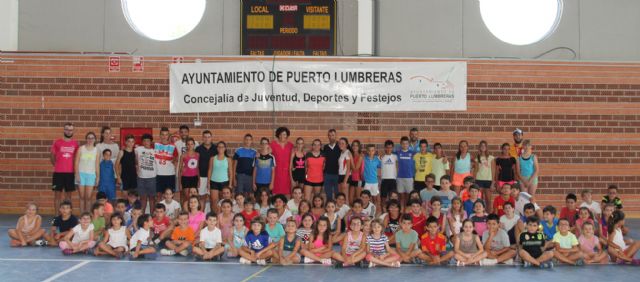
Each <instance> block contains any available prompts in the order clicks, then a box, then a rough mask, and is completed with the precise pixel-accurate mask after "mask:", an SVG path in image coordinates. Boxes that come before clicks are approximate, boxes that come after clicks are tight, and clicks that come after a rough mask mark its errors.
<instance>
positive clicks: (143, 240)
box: [129, 228, 149, 250]
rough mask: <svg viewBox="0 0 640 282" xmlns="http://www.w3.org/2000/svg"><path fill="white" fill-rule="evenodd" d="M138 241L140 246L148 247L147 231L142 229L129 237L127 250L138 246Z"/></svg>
mask: <svg viewBox="0 0 640 282" xmlns="http://www.w3.org/2000/svg"><path fill="white" fill-rule="evenodd" d="M138 241H140V244H141V245H142V246H147V245H149V230H145V229H144V228H140V229H138V231H136V233H134V234H133V236H131V240H130V241H129V249H130V250H133V249H135V247H137V246H138Z"/></svg>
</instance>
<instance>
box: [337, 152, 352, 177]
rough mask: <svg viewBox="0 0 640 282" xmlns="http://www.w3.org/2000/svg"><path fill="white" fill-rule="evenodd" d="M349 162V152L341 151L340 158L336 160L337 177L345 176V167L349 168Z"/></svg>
mask: <svg viewBox="0 0 640 282" xmlns="http://www.w3.org/2000/svg"><path fill="white" fill-rule="evenodd" d="M349 160H351V151H349V150H344V151H342V153H340V158H339V159H338V164H339V167H338V174H339V175H346V174H347V167H348V166H349Z"/></svg>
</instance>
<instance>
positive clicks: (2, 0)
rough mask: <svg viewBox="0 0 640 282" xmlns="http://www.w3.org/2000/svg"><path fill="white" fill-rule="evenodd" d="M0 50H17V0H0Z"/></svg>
mask: <svg viewBox="0 0 640 282" xmlns="http://www.w3.org/2000/svg"><path fill="white" fill-rule="evenodd" d="M0 50H2V51H17V50H18V0H0Z"/></svg>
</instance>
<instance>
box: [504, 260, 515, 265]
mask: <svg viewBox="0 0 640 282" xmlns="http://www.w3.org/2000/svg"><path fill="white" fill-rule="evenodd" d="M503 263H504V264H506V265H513V259H508V260H505V261H504V262H503Z"/></svg>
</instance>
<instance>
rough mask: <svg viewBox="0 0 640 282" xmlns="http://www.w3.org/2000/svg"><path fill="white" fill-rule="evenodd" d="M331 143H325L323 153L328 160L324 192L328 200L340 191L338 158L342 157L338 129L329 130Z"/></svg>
mask: <svg viewBox="0 0 640 282" xmlns="http://www.w3.org/2000/svg"><path fill="white" fill-rule="evenodd" d="M327 137H328V138H329V143H328V144H325V145H324V147H323V148H322V155H324V157H325V159H326V162H325V166H324V192H325V194H326V196H327V200H333V197H334V196H335V194H336V193H338V167H339V165H338V164H339V163H338V159H339V158H340V148H339V147H338V143H337V142H336V140H337V139H336V130H335V129H333V128H332V129H329V131H328V132H327Z"/></svg>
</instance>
